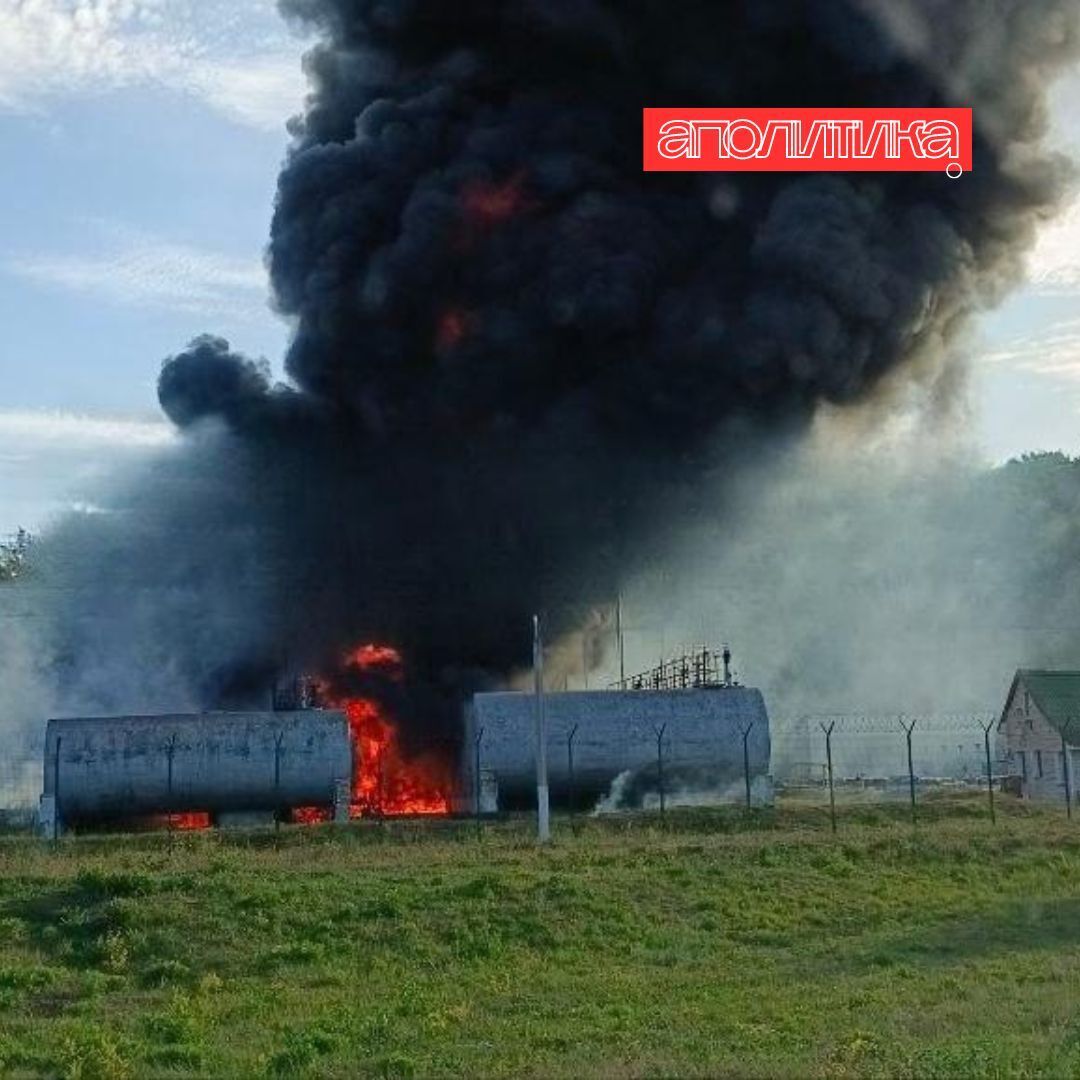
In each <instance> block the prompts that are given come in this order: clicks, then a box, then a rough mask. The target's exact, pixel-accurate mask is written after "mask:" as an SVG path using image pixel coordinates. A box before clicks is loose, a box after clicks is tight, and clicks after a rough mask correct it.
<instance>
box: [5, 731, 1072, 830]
mask: <svg viewBox="0 0 1080 1080" xmlns="http://www.w3.org/2000/svg"><path fill="white" fill-rule="evenodd" d="M289 715H290V716H291V717H293V718H294V721H295V723H296V724H298V725H299V726H297V727H296V728H295V729H288V731H286V729H285V728H284V727H283V728H282V729H281V730H280V731H278V730H277V729H276V728H275V731H276V734H274V732H271V733H270V736H268V738H267V739H265V740H263V741H264V742H265V743H266V745H265V746H262V745H261V744H258V743H256V742H251V743H248V744H244V743H239V744H238V745H237V747H236V748H235V754H236V756H235V759H234V760H233V761H232V762H231V763H230V761H228V760H219V761H218V762H217V765H216V766H215V767H216V769H217V771H216V773H215V775H214V778H213V783H212V784H210V781H209V780H207V778H206V777H204V776H201V774H199V773H198V769H200V768H205V765H204V764H203V765H200V764H199V762H200V761H204V758H198V760H197V754H196V753H195V750H194V749H193V746H194V744H193V742H192V739H193V738H194V736H192V735H191V734H190V733H186V732H182V731H180V730H179V729H178V731H177V732H172V733H171V734H168V733H167V734H168V737H167V738H166V737H165V736H163V739H164V741H163V742H162V745H161V747H160V748H158V749H159V750H160V753H158V754H157V755H156V756H155V749H154V746H153V745H150V744H146V743H144V744H143V746H142V749H141V751H140V752H141V753H143V754H144V755H145V758H146V760H145V762H143V764H142V766H141V768H143V769H144V772H143V773H141V774H131V775H128V774H122V773H121V772H120V771H117V772H116V775H115V776H113V774H112V773H111V772H110V766H107V765H105V764H104V760H103V759H101V758H95V756H94V753H93V752H83V751H80V752H79V753H77V754H74V755H73V756H71V757H65V756H64V753H63V752H61V747H60V745H59V743H57V744H54V745H52V755H53V756H52V758H49V753H48V752H40V753H39V754H37V755H34V756H29V757H24V758H23V759H22V760H19V761H11V760H9V761H4V762H0V831H4V832H8V833H10V832H17V831H25V830H30V829H33V828H34V826H35V824H36V822H37V819H38V815H39V813H40V811H41V808H42V807H43V806H44V805H45V803H47V802H48V796H50V795H52V796H53V797H54V805H53V806H52V812H53V813H54V814H55V815H56V816H57V818H58V820H59V821H60V822H61V823H62V824H64V825H69V826H70V827H71V828H72V829H80V828H83V827H87V828H100V827H105V828H109V829H110V830H116V829H120V830H126V829H134V828H155V827H164V828H170V829H186V828H203V827H209V826H212V825H222V826H228V825H232V826H235V827H248V828H251V827H270V826H272V827H275V828H280V827H281V826H282V825H293V824H314V823H319V822H327V821H330V820H339V821H342V820H345V821H347V820H357V819H359V820H386V819H388V818H396V817H414V818H444V819H445V818H475V819H476V821H477V822H478V823H481V824H482V823H483V822H484V821H487V820H490V819H492V818H495V817H503V816H506V815H512V814H514V813H525V814H527V813H531V812H534V811H535V808H536V777H535V770H534V765H533V757H532V750H531V749H530V748H529V747H530V745H531V744H529V743H528V737H529V736H528V734H527V733H526V732H524V731H522V733H521V738H522V740H523V741H524V745H523V748H522V754H521V758H522V760H524V761H525V763H526V766H527V768H526V770H525V771H524V773H523V772H522V771H521V769H520V768H519V770H518V772H516V773H514V774H513V775H511V774H509V773H507V772H506V771H500V767H501V765H502V764H503V763H504V762H505V761H506V760H507V759H506V750H505V747H500V746H498V745H496V744H495V743H494V742H493V741H492V736H491V733H490V732H487V733H485V730H484V728H483V727H477V728H474V729H472V730H471V731H470V733H469V737H468V738H467V739H466V740H465V741H464V743H462V742H461V741H452V742H451V741H448V740H446V739H445V738H443V739H438V740H434V741H432V743H431V745H424V744H422V743H421V744H419V745H417V744H416V743H415V742H414V743H413V744H412V745H410V746H408V747H407V748H406V747H396V746H393V745H391V744H390V743H389V742H386V743H381V744H380V743H378V742H377V741H373V740H372V739H370V738H364V739H360V740H358V741H357V740H354V741H353V743H352V744H351V749H346V750H345V754H346V758H345V761H344V764H342V763H341V762H340V761H339V762H336V763H335V764H332V765H330V764H326V763H325V762H323V761H322V759H320V762H319V764H320V767H322V768H324V771H326V770H329V771H327V772H326V782H325V783H324V784H322V786H321V787H319V788H318V790H319V791H322V789H323V788H325V792H324V793H323V795H322V796H320V797H318V798H313V799H307V800H301V799H290V797H288V795H287V794H286V793H287V792H291V791H293V790H300V789H303V790H309V788H310V786H309V785H308V783H307V782H308V771H309V770H310V768H311V767H312V761H313V760H314V759H312V760H311V761H309V759H308V757H305V754H308V753H309V749H305V747H309V743H307V742H305V740H308V739H310V737H311V732H310V731H309V730H308V729H307V722H305V721H304V716H305V714H304V713H293V714H289ZM312 715H316V714H312ZM324 715H325V714H324ZM265 716H266V717H268V718H269V719H268V723H269V724H270V725H271V726H272V725H273V724H274V723H276V722H277V721H276V720H274V719H273V718H274V716H275V714H273V713H270V714H265ZM297 717H299V718H300V719H299V720H296V719H295V718H297ZM638 726H639V728H640V730H638V731H636V732H635V733H634V736H633V738H630V737H629V736H628V737H627V738H625V739H622V740H620V741H619V742H618V745H617V746H616V745H611V746H606V745H603V744H598V743H597V741H596V739H595V737H594V736H593V735H592V733H590V732H588V731H586V730H585V726H584V725H582V724H577V723H575V724H572V725H569V726H568V727H567V728H566V730H562V729H559V730H558V731H557V732H556V733H554V734H552V735H551V741H550V742H549V747H548V777H547V778H548V783H549V795H550V798H551V803H552V809H553V810H554V811H555V813H556V814H565V815H572V816H575V817H585V816H589V815H604V814H609V813H634V812H639V813H640V812H659V813H660V814H661V815H663V814H667V813H668V812H670V811H673V810H676V809H678V808H681V807H689V806H695V807H701V806H721V805H728V806H733V807H736V808H744V809H747V810H758V809H761V808H766V807H769V806H772V805H774V804H779V805H780V806H782V807H783V806H790V807H796V806H816V807H819V808H821V809H823V810H828V811H830V812H831V815H832V820H833V824H834V827H836V825H837V822H838V819H842V818H843V812H844V809H845V808H846V807H849V806H850V807H854V806H866V805H868V804H874V803H881V804H887V803H891V804H896V803H898V802H904V803H907V804H909V805H910V810H911V813H912V814H913V815H915V816H917V815H918V812H919V804H920V802H921V801H923V800H925V799H929V798H933V797H935V796H939V795H944V794H950V793H955V794H965V793H966V794H969V795H975V794H979V795H981V796H984V797H985V799H986V812H987V814H988V816H990V817H993V816H994V815H995V813H996V810H997V809H1000V800H1001V799H1002V798H1004V797H1015V796H1016V795H1017V794H1018V793H1019V792H1018V789H1017V788H1016V786H1015V784H1014V780H1015V778H1013V777H1012V776H1011V774H1010V770H1009V768H1008V765H1007V762H1006V759H1005V758H1004V757H1003V756H1002V754H1001V753H1000V752H999V748H998V742H997V717H996V716H994V715H991V714H984V715H979V714H966V715H962V716H957V715H890V716H885V715H863V714H843V715H825V714H821V715H817V714H807V715H802V716H796V717H784V718H776V719H774V720H772V722H771V723H770V722H769V721H768V720H765V721H764V723H763V724H762V723H759V722H753V721H746V720H744V721H742V722H740V721H739V720H733V721H732V722H731V723H730V724H729V725H728V726H729V727H730V728H731V730H730V731H727V732H726V733H725V735H724V738H723V739H722V740H721V739H719V738H717V739H716V740H715V741H714V742H710V741H709V739H707V738H705V739H702V738H695V739H690V738H689V737H688V736H686V735H685V734H681V733H680V732H679V731H678V730H677V725H674V724H669V723H666V722H663V721H657V722H656V723H652V722H651V720H649V719H648V718H645V719H642V721H641V723H640V724H639V725H638ZM205 749H206V748H205V747H201V748H198V753H199V754H202V753H203V751H205ZM216 752H217V751H215V753H216ZM349 754H351V756H352V759H351V761H350V760H349V757H348V755H349ZM129 756H130V755H129ZM46 759H49V760H46ZM125 767H126V766H125ZM50 768H51V769H52V772H53V775H52V784H51V786H50V783H49V770H50ZM111 768H113V769H115V770H120V763H119V760H118V759H117V760H115V761H114V764H113V765H112V766H111ZM230 770H231V771H230ZM335 770H336V771H335ZM331 772H333V776H331ZM339 773H341V774H342V775H340V776H339V775H338V774H339ZM350 773H351V776H350ZM140 775H141V776H142V780H140V779H139V778H138V777H139V776H140ZM132 776H134V777H135V778H134V779H132ZM121 777H122V778H121ZM43 779H44V784H43ZM204 781H206V782H204ZM301 781H303V782H302V783H301ZM1068 781H1069V778H1068V777H1067V776H1066V777H1065V778H1064V779H1063V783H1062V788H1063V790H1062V793H1061V794H1062V805H1063V806H1064V807H1065V808H1066V809H1067V810H1068V811H1069V812H1070V813H1071V810H1072V785H1070V784H1069V782H1068ZM140 784H141V785H142V787H140ZM208 784H209V785H210V786H208ZM110 785H111V787H112V790H108V789H109V786H110ZM213 785H216V786H213ZM143 789H146V790H143ZM43 790H44V792H45V795H46V799H45V800H42V799H41V796H42V792H43ZM310 790H314V789H310ZM76 791H78V792H79V797H80V798H81V799H90V798H97V797H99V795H100V798H101V799H102V803H101V805H102V807H103V810H102V813H101V814H100V815H99V816H98V819H97V820H94V815H93V814H85V813H84V817H85V821H83V822H80V821H78V820H76V815H75V814H74V812H73V808H74V807H75V806H76V798H75V793H76ZM148 792H149V793H150V794H149V795H148ZM95 793H97V794H95ZM106 795H107V798H106ZM995 799H996V800H998V804H997V807H995ZM140 800H143V801H142V802H140ZM245 800H246V801H247V802H245ZM65 802H66V805H65ZM247 803H250V806H247ZM86 805H87V804H86V803H85V802H83V803H80V804H79V806H80V812H83V811H85V807H86ZM245 807H247V810H248V811H250V812H245ZM69 817H70V819H71V820H70V821H69V820H68V818H69Z"/></svg>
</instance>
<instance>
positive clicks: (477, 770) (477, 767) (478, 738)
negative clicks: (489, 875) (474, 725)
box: [473, 728, 484, 838]
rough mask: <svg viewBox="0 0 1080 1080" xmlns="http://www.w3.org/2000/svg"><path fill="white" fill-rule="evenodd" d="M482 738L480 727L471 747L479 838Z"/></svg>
mask: <svg viewBox="0 0 1080 1080" xmlns="http://www.w3.org/2000/svg"><path fill="white" fill-rule="evenodd" d="M483 739H484V729H483V728H481V729H480V730H479V731H478V732H477V733H476V742H475V746H474V747H473V753H474V755H475V756H474V759H473V770H474V773H475V781H474V797H475V799H476V835H477V838H479V836H480V813H481V807H480V794H481V787H480V743H481V742H483Z"/></svg>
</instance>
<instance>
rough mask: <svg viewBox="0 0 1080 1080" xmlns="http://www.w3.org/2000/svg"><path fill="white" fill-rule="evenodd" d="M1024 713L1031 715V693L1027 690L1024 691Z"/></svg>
mask: <svg viewBox="0 0 1080 1080" xmlns="http://www.w3.org/2000/svg"><path fill="white" fill-rule="evenodd" d="M1024 715H1025V716H1030V715H1031V695H1030V694H1029V693H1028V692H1027V691H1026V690H1025V691H1024Z"/></svg>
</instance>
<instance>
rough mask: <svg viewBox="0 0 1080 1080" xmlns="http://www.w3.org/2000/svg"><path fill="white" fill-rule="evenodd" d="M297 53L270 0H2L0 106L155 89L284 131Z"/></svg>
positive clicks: (295, 92) (297, 99)
mask: <svg viewBox="0 0 1080 1080" xmlns="http://www.w3.org/2000/svg"><path fill="white" fill-rule="evenodd" d="M300 52H301V46H300V45H299V43H298V42H297V41H296V40H295V39H293V38H292V37H290V35H289V34H288V32H287V30H286V28H285V27H284V25H283V24H282V23H281V21H280V20H279V18H278V16H277V14H276V12H275V11H274V7H273V4H272V2H271V0H228V2H227V3H225V4H222V3H220V2H219V0H0V108H4V107H6V108H8V109H17V110H18V109H22V110H28V109H29V110H32V109H37V108H40V107H41V106H42V105H43V104H45V103H47V102H48V100H49V99H50V98H55V97H58V96H63V95H65V94H73V93H86V92H95V91H102V90H114V89H118V88H121V87H125V86H132V85H139V84H151V83H152V84H157V85H161V86H165V87H167V88H170V89H172V90H177V91H180V92H183V93H188V94H192V95H195V96H197V97H199V98H201V99H202V100H203V101H205V102H206V103H207V104H208V105H210V106H211V107H213V108H215V109H217V110H218V111H220V112H222V113H224V114H226V115H228V116H230V117H231V118H233V119H235V120H238V121H240V122H242V123H245V124H248V125H251V126H255V127H259V128H266V129H272V130H281V129H282V127H283V124H284V121H285V119H286V118H287V117H288V116H289V115H290V114H292V113H294V112H296V111H297V110H298V109H299V107H300V105H301V103H302V101H303V94H304V82H303V76H302V73H301V69H300V59H299V55H300Z"/></svg>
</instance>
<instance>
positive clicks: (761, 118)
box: [644, 109, 972, 177]
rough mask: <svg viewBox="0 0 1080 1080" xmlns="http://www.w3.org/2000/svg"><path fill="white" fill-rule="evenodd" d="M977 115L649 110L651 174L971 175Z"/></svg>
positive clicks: (922, 111) (965, 111)
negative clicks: (871, 173) (878, 173)
mask: <svg viewBox="0 0 1080 1080" xmlns="http://www.w3.org/2000/svg"><path fill="white" fill-rule="evenodd" d="M971 142H972V119H971V109H646V110H645V146H644V150H645V171H646V172H947V173H948V175H949V176H951V177H957V176H960V175H961V174H962V173H964V172H969V171H970V170H971Z"/></svg>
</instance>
